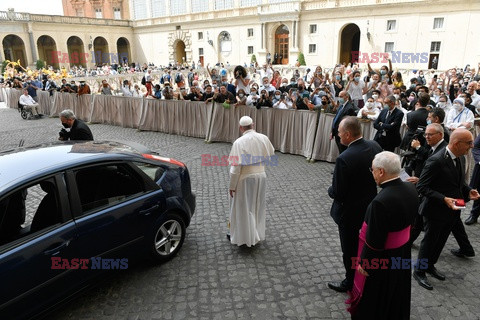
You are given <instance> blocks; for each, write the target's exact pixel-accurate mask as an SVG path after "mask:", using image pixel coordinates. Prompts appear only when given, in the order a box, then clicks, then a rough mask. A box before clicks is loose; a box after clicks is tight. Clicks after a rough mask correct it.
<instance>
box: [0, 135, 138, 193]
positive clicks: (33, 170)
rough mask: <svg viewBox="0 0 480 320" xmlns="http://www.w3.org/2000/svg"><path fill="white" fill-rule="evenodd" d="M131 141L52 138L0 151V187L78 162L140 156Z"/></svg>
mask: <svg viewBox="0 0 480 320" xmlns="http://www.w3.org/2000/svg"><path fill="white" fill-rule="evenodd" d="M137 146H140V147H143V146H141V145H136V144H135V143H131V144H128V145H127V144H126V143H124V142H117V141H84V142H73V141H66V142H61V141H59V142H52V143H46V144H42V145H37V146H32V147H25V148H16V149H12V150H6V151H1V152H0V191H3V190H5V189H6V188H8V187H9V186H12V185H13V184H16V183H17V182H18V181H19V180H20V181H23V180H26V179H30V178H33V177H35V176H38V175H41V174H48V172H53V171H56V170H62V169H65V168H68V167H71V166H75V165H78V164H84V163H89V162H96V161H101V160H115V159H122V158H129V157H132V156H134V157H139V158H140V157H142V156H141V155H142V153H143V152H145V153H147V150H146V148H145V147H143V148H145V150H139V148H136V147H137Z"/></svg>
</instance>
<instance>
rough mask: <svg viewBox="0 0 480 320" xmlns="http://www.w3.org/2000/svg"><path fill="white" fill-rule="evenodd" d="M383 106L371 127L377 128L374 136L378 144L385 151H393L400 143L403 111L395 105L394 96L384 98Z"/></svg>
mask: <svg viewBox="0 0 480 320" xmlns="http://www.w3.org/2000/svg"><path fill="white" fill-rule="evenodd" d="M384 103H385V106H388V108H384V109H383V110H382V111H381V112H380V115H379V116H378V118H377V120H375V122H374V123H373V127H374V128H375V129H377V133H376V134H375V138H374V139H373V140H375V141H377V142H378V144H379V145H380V146H381V147H382V148H383V150H385V151H392V152H393V151H394V150H395V148H396V147H398V146H399V145H400V142H401V141H402V137H401V136H400V126H401V125H402V120H403V112H402V111H401V110H400V109H397V108H396V107H395V103H396V99H395V97H394V96H388V97H386V98H385V101H384Z"/></svg>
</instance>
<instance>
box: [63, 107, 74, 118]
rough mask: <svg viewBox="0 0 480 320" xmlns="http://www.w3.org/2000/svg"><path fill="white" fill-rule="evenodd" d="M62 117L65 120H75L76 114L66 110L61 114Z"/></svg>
mask: <svg viewBox="0 0 480 320" xmlns="http://www.w3.org/2000/svg"><path fill="white" fill-rule="evenodd" d="M60 117H63V118H65V119H75V113H73V111H72V110H70V109H66V110H63V111H62V112H60Z"/></svg>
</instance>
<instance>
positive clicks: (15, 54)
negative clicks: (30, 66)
mask: <svg viewBox="0 0 480 320" xmlns="http://www.w3.org/2000/svg"><path fill="white" fill-rule="evenodd" d="M2 45H3V54H4V56H5V60H10V61H18V60H20V64H21V65H22V67H26V66H27V59H26V54H25V44H24V43H23V40H22V39H21V38H20V37H19V36H16V35H14V34H9V35H8V36H6V37H5V38H3V41H2Z"/></svg>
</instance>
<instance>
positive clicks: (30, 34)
mask: <svg viewBox="0 0 480 320" xmlns="http://www.w3.org/2000/svg"><path fill="white" fill-rule="evenodd" d="M28 39H29V40H30V50H31V52H32V61H31V64H32V65H34V64H35V62H36V61H37V60H38V55H37V46H36V45H35V39H34V38H33V28H32V23H31V22H29V23H28ZM25 58H26V57H25ZM27 64H28V63H27Z"/></svg>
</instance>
